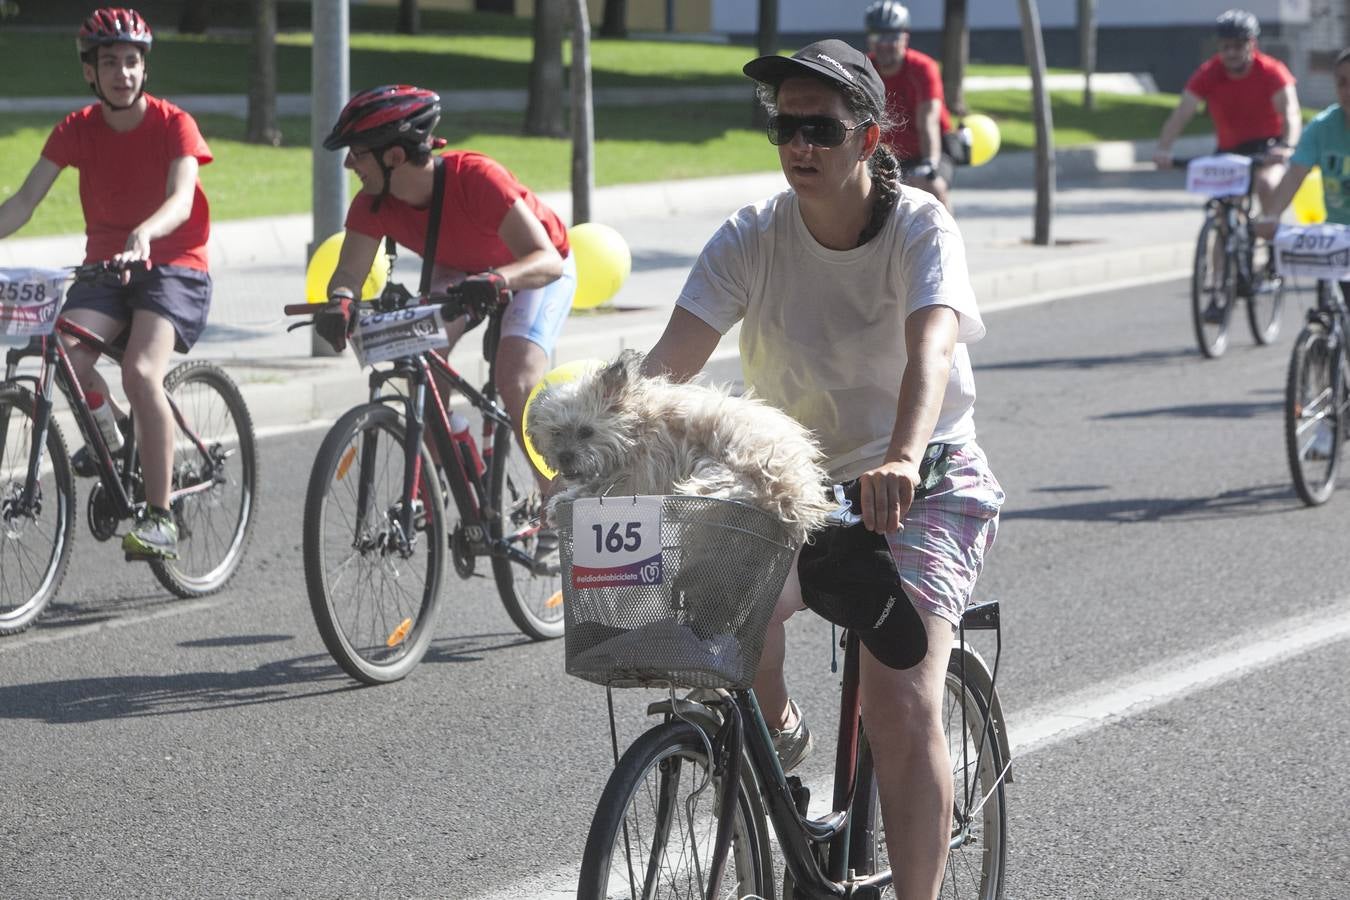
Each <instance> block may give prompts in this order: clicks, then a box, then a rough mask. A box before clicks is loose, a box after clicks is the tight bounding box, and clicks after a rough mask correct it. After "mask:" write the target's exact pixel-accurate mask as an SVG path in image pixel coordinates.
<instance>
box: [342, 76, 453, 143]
mask: <svg viewBox="0 0 1350 900" xmlns="http://www.w3.org/2000/svg"><path fill="white" fill-rule="evenodd" d="M440 120H441V98H440V97H439V96H438V95H437V94H435V93H434V92H432V91H428V90H425V89H423V88H419V87H413V86H412V85H410V84H386V85H382V86H380V87H377V88H371V89H370V90H368V91H362V92H361V93H359V94H357V95H356V96H355V97H353V98H352V99H351V100H349V101H348V102H347V105H346V106H344V107H343V108H342V112H341V113H340V114H339V115H338V120H337V124H336V125H334V126H333V130H332V132H331V133H330V134H329V135H328V137H326V138H324V139H323V146H324V149H326V150H341V149H342V148H343V147H350V146H352V145H353V144H359V145H362V146H365V147H371V148H384V147H388V146H390V145H392V144H403V145H405V146H407V147H410V148H417V149H421V150H423V151H425V150H430V149H431V148H432V146H433V139H432V137H431V132H432V131H433V130H434V129H435V128H436V123H437V122H439V121H440Z"/></svg>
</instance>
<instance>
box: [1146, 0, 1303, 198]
mask: <svg viewBox="0 0 1350 900" xmlns="http://www.w3.org/2000/svg"><path fill="white" fill-rule="evenodd" d="M1214 32H1215V35H1216V36H1217V37H1218V39H1219V52H1218V53H1216V54H1215V55H1214V56H1212V57H1211V58H1210V59H1208V60H1207V61H1206V62H1205V63H1204V64H1203V65H1202V66H1200V68H1199V69H1197V70H1196V71H1195V74H1194V75H1192V76H1191V78H1190V80H1189V81H1188V82H1186V88H1185V90H1183V91H1182V92H1181V100H1180V102H1178V103H1177V107H1176V109H1174V110H1173V111H1172V114H1171V115H1170V116H1168V118H1167V121H1166V122H1165V123H1163V127H1162V133H1161V134H1160V135H1159V136H1158V147H1157V150H1156V151H1155V152H1154V154H1153V162H1154V164H1155V165H1156V166H1157V167H1158V168H1160V169H1166V168H1169V167H1170V166H1171V165H1172V144H1173V143H1174V142H1175V141H1176V139H1177V137H1178V136H1180V134H1181V131H1182V129H1183V128H1185V127H1186V123H1187V122H1189V121H1190V120H1191V118H1192V117H1193V116H1194V115H1195V113H1196V110H1197V109H1198V108H1199V106H1200V101H1202V100H1203V101H1204V102H1205V104H1206V105H1207V107H1208V109H1209V117H1210V118H1211V119H1213V120H1214V131H1215V137H1216V139H1217V142H1218V150H1219V152H1221V153H1242V154H1248V155H1252V154H1257V153H1261V152H1263V151H1264V153H1265V160H1264V164H1263V165H1261V164H1259V165H1258V166H1256V167H1255V168H1254V169H1253V173H1252V177H1253V179H1254V181H1255V185H1254V186H1255V188H1256V194H1257V196H1258V197H1259V198H1260V200H1261V208H1262V210H1268V209H1270V208H1271V200H1272V198H1273V196H1274V191H1275V185H1277V184H1279V183H1280V178H1281V177H1282V176H1283V175H1284V171H1285V167H1286V164H1287V163H1288V161H1289V157H1290V155H1291V154H1292V153H1293V152H1294V151H1293V148H1294V146H1295V145H1296V144H1297V143H1298V138H1299V133H1300V131H1301V130H1302V124H1303V120H1302V118H1301V112H1300V110H1299V105H1298V93H1297V92H1296V91H1295V89H1294V76H1293V75H1291V74H1290V73H1289V70H1288V69H1287V68H1286V67H1285V65H1284V63H1282V62H1280V61H1279V60H1278V59H1275V58H1274V57H1273V56H1267V55H1266V54H1264V53H1262V52H1260V51H1259V50H1257V49H1256V39H1257V38H1258V37H1259V36H1260V35H1261V25H1260V23H1259V22H1258V21H1257V20H1256V16H1254V15H1252V14H1251V13H1249V12H1246V11H1245V10H1241V9H1230V10H1228V11H1227V12H1225V13H1224V14H1223V15H1221V16H1219V17H1218V19H1216V20H1215V22H1214ZM1260 162H1261V161H1259V160H1258V163H1260Z"/></svg>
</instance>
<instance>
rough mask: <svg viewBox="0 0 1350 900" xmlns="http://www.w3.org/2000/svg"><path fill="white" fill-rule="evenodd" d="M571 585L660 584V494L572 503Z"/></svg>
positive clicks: (587, 586)
mask: <svg viewBox="0 0 1350 900" xmlns="http://www.w3.org/2000/svg"><path fill="white" fill-rule="evenodd" d="M572 538H573V545H572V586H573V587H578V588H596V587H622V586H626V585H649V584H660V583H661V581H662V579H663V575H664V572H663V570H662V565H661V498H660V497H621V498H615V499H609V500H606V501H603V502H602V501H601V500H599V499H598V498H587V499H582V500H578V501H576V503H575V504H573V506H572Z"/></svg>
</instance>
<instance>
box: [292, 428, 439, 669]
mask: <svg viewBox="0 0 1350 900" xmlns="http://www.w3.org/2000/svg"><path fill="white" fill-rule="evenodd" d="M406 434H407V433H406V431H405V430H404V427H403V420H402V418H401V417H400V416H399V414H398V413H397V412H396V411H395V410H393V409H391V408H389V407H388V406H385V405H383V404H379V403H367V404H363V405H361V406H358V407H355V408H354V409H351V410H348V411H347V412H346V413H345V414H343V416H342V417H341V418H340V419H338V420H337V422H336V423H335V424H334V425H333V427H332V428H331V429H329V431H328V434H327V435H325V436H324V439H323V443H322V444H321V445H320V447H319V452H318V454H317V455H316V456H315V458H314V468H313V469H312V470H311V471H310V478H309V486H308V488H307V490H306V494H305V518H304V525H303V533H304V534H303V542H304V561H305V587H306V590H307V592H308V594H309V604H310V609H311V611H312V612H313V614H314V622H315V624H316V625H317V626H318V629H319V635H320V636H321V637H322V638H323V643H324V646H325V647H327V648H328V652H329V653H330V654H331V655H332V657H333V659H334V660H335V661H336V662H337V664H338V665H339V666H341V667H342V670H343V671H344V672H346V673H347V674H348V675H350V676H351V677H353V678H355V679H356V680H358V681H361V682H363V683H365V684H386V683H388V682H391V681H398V680H399V679H401V678H404V677H405V676H407V674H408V673H409V672H411V671H412V670H413V668H414V667H415V666H416V665H417V664H418V663H419V662H421V660H422V657H423V656H424V655H426V652H427V648H428V647H429V646H430V644H431V637H432V630H433V628H434V626H435V623H436V613H437V609H438V607H439V605H440V595H441V574H442V571H443V569H444V563H445V554H446V552H447V547H446V537H445V505H444V503H443V501H442V498H441V490H440V484H439V479H438V478H437V477H436V475H435V472H436V469H435V468H434V467H433V465H432V463H431V458H430V456H429V455H428V454H427V452H426V449H425V447H423V448H421V449H420V452H421V454H422V466H421V472H422V473H423V476H424V477H423V478H422V479H421V481H420V493H421V497H422V509H423V513H422V515H421V516H420V517H419V519H418V525H419V527H418V528H417V530H418V531H419V532H421V534H420V535H418V536H416V537H418V539H417V540H416V542H415V544H414V545H413V552H412V554H411V555H409V556H408V557H406V558H404V557H403V556H402V554H401V553H400V552H399V551H397V550H396V549H395V548H396V547H397V537H396V535H395V534H394V533H393V527H394V526H393V523H394V521H395V514H396V513H397V511H398V507H399V506H400V504H401V503H402V502H403V501H402V495H403V471H404V463H405V458H404V444H405V440H406ZM352 476H354V477H352ZM363 477H364V478H366V479H368V481H369V485H368V489H369V490H370V491H371V492H372V496H371V497H370V498H369V502H368V504H367V508H366V510H365V511H364V515H360V514H359V513H360V512H361V511H360V510H359V508H358V496H359V495H358V491H359V489H360V486H359V484H358V483H357V482H359V481H360V480H361V479H362V478H363ZM344 557H345V558H344ZM423 557H424V560H423ZM339 560H340V561H339ZM419 573H420V574H419ZM384 589H392V596H390V594H391V591H389V590H384Z"/></svg>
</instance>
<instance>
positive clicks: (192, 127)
mask: <svg viewBox="0 0 1350 900" xmlns="http://www.w3.org/2000/svg"><path fill="white" fill-rule="evenodd" d="M145 101H146V102H145V118H143V119H141V123H140V124H139V125H137V126H136V127H135V128H133V129H131V130H130V131H114V130H113V129H111V128H109V127H108V123H107V122H105V121H104V120H103V107H102V105H101V104H98V103H94V104H91V105H89V106H86V107H85V108H84V109H81V110H79V111H78V112H73V113H71V114H70V115H68V116H66V118H65V119H64V120H63V121H62V122H61V123H60V124H58V125H57V126H56V127H55V128H53V129H52V133H51V135H50V136H49V137H48V138H47V143H46V145H45V146H44V147H43V148H42V156H43V158H45V159H48V160H50V161H51V162H53V163H55V164H56V165H58V166H60V167H62V168H65V167H66V166H74V167H75V168H77V169H79V170H80V206H81V207H83V209H84V233H85V236H86V238H87V240H86V241H85V249H84V261H85V262H97V261H100V260H104V259H109V258H110V257H112V256H113V255H115V254H117V253H121V252H122V251H123V250H125V249H126V245H127V236H128V235H129V234H131V230H132V229H133V228H135V227H136V226H137V225H139V224H141V223H142V222H144V221H145V220H146V219H148V218H150V214H151V213H153V212H154V211H155V210H157V209H159V208H160V206H162V205H163V204H164V198H165V196H166V194H165V191H166V189H167V185H168V183H169V165H170V164H171V163H172V162H173V161H174V160H176V159H181V158H182V157H184V156H192V157H196V159H197V163H198V165H205V164H207V163H209V162H210V161H211V159H212V157H211V151H210V149H209V148H207V146H206V141H205V140H203V139H202V133H201V132H200V131H198V130H197V123H196V122H195V121H194V120H193V118H192V116H190V115H188V114H187V113H185V112H183V111H182V110H181V109H179V108H178V107H176V106H174V105H173V104H172V103H169V102H168V101H166V100H161V99H159V98H158V97H152V96H150V95H149V94H146V95H145ZM210 235H211V210H210V207H209V206H208V205H207V203H206V195H205V194H204V193H202V183H201V180H200V179H198V181H197V187H196V190H195V191H194V193H193V196H192V212H191V213H190V214H189V215H188V218H187V221H186V222H184V223H183V224H182V225H179V226H178V227H177V228H176V229H174V230H173V231H172V232H171V233H169V234H166V235H165V236H164V237H162V238H158V239H157V240H154V241H151V242H150V259H151V260H152V261H153V262H154V263H155V264H156V265H166V266H185V267H187V268H189V269H199V270H201V271H203V272H205V271H206V270H207V265H206V241H207V239H208V238H209V237H210Z"/></svg>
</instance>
